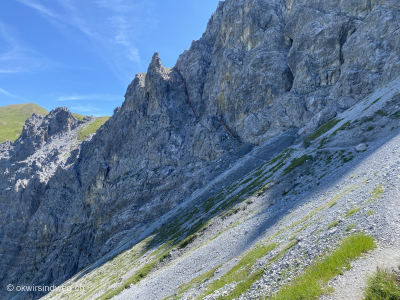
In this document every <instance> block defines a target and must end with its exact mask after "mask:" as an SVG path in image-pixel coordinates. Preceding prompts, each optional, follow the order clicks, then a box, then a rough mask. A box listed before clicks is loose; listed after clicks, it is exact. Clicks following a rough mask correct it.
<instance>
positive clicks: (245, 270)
mask: <svg viewBox="0 0 400 300" xmlns="http://www.w3.org/2000/svg"><path fill="white" fill-rule="evenodd" d="M276 247H277V245H276V244H270V245H259V246H257V247H255V248H254V249H252V250H250V251H248V252H247V253H246V254H245V255H244V257H243V258H242V259H241V260H240V261H239V262H238V263H237V264H236V265H235V266H234V267H233V268H232V269H230V270H229V271H228V272H227V273H226V274H225V275H223V276H222V277H221V278H220V279H219V280H216V281H213V282H212V283H210V284H209V286H208V287H207V290H206V292H205V294H204V295H202V296H200V297H198V298H196V299H202V298H203V297H205V296H207V295H210V294H212V293H213V292H214V291H216V290H218V289H220V288H222V287H223V286H225V285H227V284H230V283H232V282H242V283H241V285H240V287H239V288H238V287H237V288H238V289H240V290H243V289H245V288H246V287H247V286H248V284H249V283H250V282H251V281H252V280H253V279H255V278H257V277H258V276H260V272H263V270H261V271H256V273H257V272H258V273H257V274H255V273H253V274H252V273H251V270H252V267H253V265H254V264H255V262H256V261H257V260H258V259H260V258H262V257H264V256H265V255H267V254H268V252H270V251H272V250H273V249H275V248H276ZM261 275H262V274H261ZM253 282H254V281H253ZM250 286H251V284H250ZM235 290H236V288H235ZM246 290H247V289H246ZM237 292H238V290H236V292H235V291H234V292H233V294H232V295H234V294H236V293H237ZM232 295H228V296H227V297H230V296H232ZM224 299H233V298H224Z"/></svg>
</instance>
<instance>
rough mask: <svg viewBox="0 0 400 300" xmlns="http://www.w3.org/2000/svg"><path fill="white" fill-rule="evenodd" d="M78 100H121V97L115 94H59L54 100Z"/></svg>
mask: <svg viewBox="0 0 400 300" xmlns="http://www.w3.org/2000/svg"><path fill="white" fill-rule="evenodd" d="M80 100H101V101H117V100H123V98H121V96H115V95H106V94H90V95H73V96H61V97H59V98H58V99H57V100H56V101H80Z"/></svg>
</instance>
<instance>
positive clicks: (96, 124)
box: [78, 117, 110, 141]
mask: <svg viewBox="0 0 400 300" xmlns="http://www.w3.org/2000/svg"><path fill="white" fill-rule="evenodd" d="M109 118H110V117H100V118H97V119H96V120H94V122H93V123H92V124H90V125H89V126H88V127H86V128H85V129H84V130H81V131H79V136H78V140H79V141H83V140H84V139H86V138H87V137H88V136H89V135H91V134H92V133H95V132H96V131H97V129H99V128H100V127H101V126H102V125H103V124H104V123H105V122H107V120H108V119H109Z"/></svg>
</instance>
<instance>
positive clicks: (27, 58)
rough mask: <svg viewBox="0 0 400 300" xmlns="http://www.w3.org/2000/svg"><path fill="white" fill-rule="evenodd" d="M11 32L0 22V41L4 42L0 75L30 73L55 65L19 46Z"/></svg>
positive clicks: (0, 58)
mask: <svg viewBox="0 0 400 300" xmlns="http://www.w3.org/2000/svg"><path fill="white" fill-rule="evenodd" d="M14 35H15V34H13V30H12V29H11V28H9V27H8V26H7V25H6V24H4V23H3V22H1V21H0V41H4V42H5V44H4V45H5V46H4V49H5V52H0V66H1V67H0V74H17V73H24V72H32V71H35V70H37V69H40V68H45V67H48V66H52V65H55V64H54V63H52V62H51V61H49V60H48V59H46V58H45V57H43V56H42V55H40V54H38V53H36V52H35V51H32V50H30V49H28V48H27V47H24V46H22V45H21V43H20V42H19V41H18V40H17V38H16V37H15V36H14Z"/></svg>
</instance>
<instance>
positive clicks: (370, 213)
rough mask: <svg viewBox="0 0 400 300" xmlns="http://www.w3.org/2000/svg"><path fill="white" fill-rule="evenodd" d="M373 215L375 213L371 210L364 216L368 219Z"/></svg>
mask: <svg viewBox="0 0 400 300" xmlns="http://www.w3.org/2000/svg"><path fill="white" fill-rule="evenodd" d="M374 213H375V211H374V210H372V209H371V210H369V211H367V212H366V214H367V216H368V217H369V216H372V215H373V214H374Z"/></svg>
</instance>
